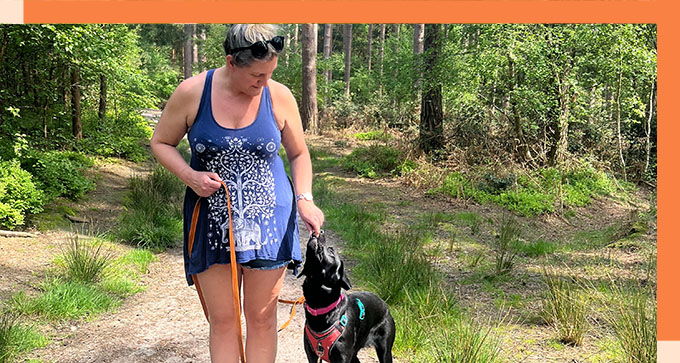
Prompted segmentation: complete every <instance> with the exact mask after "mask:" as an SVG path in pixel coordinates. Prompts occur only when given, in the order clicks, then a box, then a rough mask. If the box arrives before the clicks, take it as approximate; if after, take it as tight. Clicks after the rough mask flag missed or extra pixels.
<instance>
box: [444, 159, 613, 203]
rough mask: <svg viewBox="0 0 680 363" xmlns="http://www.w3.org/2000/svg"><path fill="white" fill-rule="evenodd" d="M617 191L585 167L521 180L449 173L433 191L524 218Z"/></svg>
mask: <svg viewBox="0 0 680 363" xmlns="http://www.w3.org/2000/svg"><path fill="white" fill-rule="evenodd" d="M618 190H619V189H618V188H617V187H616V184H615V181H614V179H612V178H611V177H609V176H607V175H606V174H605V173H603V172H600V171H596V170H595V169H594V168H593V167H592V166H590V165H588V164H582V165H580V166H577V167H574V168H572V169H569V170H564V171H560V170H559V169H556V168H545V169H537V170H535V171H533V172H530V173H527V174H525V175H521V176H518V177H516V176H514V175H512V174H510V175H508V176H504V177H498V176H495V175H494V174H493V173H486V174H484V175H483V176H481V177H478V176H475V175H474V173H471V174H470V175H466V174H463V173H461V172H452V173H449V174H448V175H447V176H446V178H445V179H444V182H443V183H442V185H441V186H440V187H439V188H437V189H436V191H438V192H441V193H444V194H446V195H449V196H452V197H454V198H465V199H467V198H470V199H473V200H475V201H477V202H478V203H490V202H491V203H496V204H500V205H502V206H504V207H506V208H508V209H509V210H511V211H517V212H519V213H521V214H523V215H525V216H535V215H539V214H542V213H550V212H554V211H555V210H556V209H555V208H556V207H560V206H561V207H572V206H573V207H579V206H584V205H587V204H588V203H590V201H591V199H592V198H593V197H596V196H599V195H612V194H615V193H616V192H617V191H618Z"/></svg>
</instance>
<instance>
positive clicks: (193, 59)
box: [191, 24, 198, 66]
mask: <svg viewBox="0 0 680 363" xmlns="http://www.w3.org/2000/svg"><path fill="white" fill-rule="evenodd" d="M197 39H198V36H197V34H196V24H191V42H192V43H193V51H192V52H191V55H192V57H191V64H192V65H193V66H195V65H197V64H198V41H197Z"/></svg>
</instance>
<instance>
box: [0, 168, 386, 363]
mask: <svg viewBox="0 0 680 363" xmlns="http://www.w3.org/2000/svg"><path fill="white" fill-rule="evenodd" d="M143 172H144V170H143V169H140V168H139V167H138V166H136V165H134V164H130V163H125V162H121V163H117V164H110V165H109V164H107V165H103V166H101V167H100V169H99V171H98V173H99V174H100V175H101V179H100V180H99V182H98V184H97V189H96V190H95V191H93V192H92V193H91V194H89V195H88V197H87V198H86V200H85V201H83V202H81V203H78V204H77V205H76V206H75V208H74V209H75V211H76V213H77V215H78V216H79V217H83V218H85V219H88V220H89V219H92V220H93V221H94V224H95V225H96V228H97V229H98V230H105V229H108V228H110V226H111V225H112V224H113V223H115V216H116V215H117V214H118V213H120V211H121V201H122V199H123V195H124V193H125V191H126V188H127V180H128V178H129V177H130V176H132V175H134V174H139V173H143ZM301 225H302V224H301ZM68 234H69V232H68V231H67V230H63V231H60V230H55V231H50V232H47V233H44V234H41V235H40V236H39V237H38V238H34V239H18V238H4V239H2V240H0V298H1V299H2V300H5V299H7V298H9V297H10V296H11V295H12V293H15V292H17V291H20V290H23V291H26V292H28V293H29V294H31V293H35V292H37V290H36V289H35V287H34V286H36V284H37V283H39V282H40V281H42V280H43V279H44V272H45V270H46V269H47V268H48V267H50V266H51V263H52V261H53V259H54V257H55V256H56V255H57V254H59V253H60V251H61V248H60V247H61V246H62V245H63V244H64V243H66V241H67V239H68ZM301 235H302V236H306V235H308V234H307V231H305V230H302V231H301ZM329 239H330V240H337V237H334V236H333V235H332V232H331V234H330V235H329ZM301 240H302V247H303V249H304V242H306V238H305V237H303V238H301ZM121 249H129V247H127V246H121ZM303 253H304V252H303ZM157 258H158V260H157V261H155V262H153V263H152V264H151V265H150V268H149V273H148V274H146V275H144V276H143V277H142V281H141V283H142V284H143V285H144V286H146V287H147V289H146V291H144V292H142V293H139V294H136V295H134V296H132V297H129V298H128V299H126V300H125V301H124V303H123V304H122V306H120V307H119V308H118V309H117V311H116V312H114V313H110V314H105V315H102V316H99V317H97V318H95V319H94V320H92V321H79V322H69V323H65V324H58V325H56V326H51V327H48V328H46V331H45V333H46V334H48V335H49V336H50V337H51V339H52V341H51V343H50V344H49V345H48V346H47V347H45V348H43V349H40V350H36V351H34V352H32V353H30V354H29V356H28V358H35V359H41V360H43V361H45V362H79V363H80V362H121V363H122V362H126V363H128V362H149V363H150V362H209V361H210V357H209V353H208V331H209V330H208V329H209V326H208V323H207V322H206V320H205V317H204V316H203V311H202V310H201V305H200V303H199V300H198V297H197V295H196V291H195V289H194V288H193V287H191V288H190V287H187V285H186V282H185V280H184V271H183V260H182V248H181V247H176V248H173V249H171V250H168V251H166V252H164V253H161V254H158V255H157ZM301 284H302V281H301V280H298V279H297V278H295V277H294V276H293V275H292V273H291V272H288V273H287V274H286V278H285V282H284V286H283V290H282V292H281V297H282V298H285V299H297V298H298V297H300V296H302V289H301ZM289 315H290V305H285V304H279V307H278V316H279V326H281V325H282V324H283V323H284V322H285V321H286V320H287V319H288V317H289ZM303 324H304V313H303V312H302V311H301V309H300V308H298V309H297V313H296V315H295V317H294V319H293V321H292V322H291V324H290V326H289V327H288V328H286V329H285V330H284V331H283V332H281V333H279V349H278V356H277V360H276V362H281V363H283V362H286V363H290V362H306V357H305V353H304V350H303V345H302V341H303V340H302V339H303ZM361 357H362V358H361V360H362V362H377V359H376V358H375V353H374V352H373V350H372V349H371V350H368V349H365V350H364V351H362V354H361Z"/></svg>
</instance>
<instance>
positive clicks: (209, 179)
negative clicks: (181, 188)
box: [186, 170, 222, 197]
mask: <svg viewBox="0 0 680 363" xmlns="http://www.w3.org/2000/svg"><path fill="white" fill-rule="evenodd" d="M221 181H222V179H221V178H220V176H219V175H217V174H216V173H211V172H207V171H195V170H194V171H193V172H192V173H191V174H190V175H189V178H188V180H187V181H186V184H187V185H188V186H189V188H191V189H192V190H193V191H194V192H195V193H196V194H198V196H200V197H209V196H211V195H212V194H213V193H215V192H216V191H218V190H219V189H220V187H221V186H222V183H220V182H221Z"/></svg>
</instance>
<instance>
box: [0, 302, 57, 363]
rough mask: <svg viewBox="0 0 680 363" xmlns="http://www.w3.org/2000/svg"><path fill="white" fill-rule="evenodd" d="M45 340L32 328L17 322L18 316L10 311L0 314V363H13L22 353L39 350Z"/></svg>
mask: <svg viewBox="0 0 680 363" xmlns="http://www.w3.org/2000/svg"><path fill="white" fill-rule="evenodd" d="M47 343H48V341H47V338H46V337H45V336H44V335H42V334H40V333H39V332H38V331H36V329H34V328H33V327H32V326H27V325H24V324H21V323H20V322H19V315H18V314H17V313H16V312H13V311H10V310H4V311H2V312H1V313H0V363H11V362H14V361H15V359H16V358H17V356H18V355H20V354H21V353H23V352H26V351H29V350H32V349H35V348H41V347H44V346H46V345H47Z"/></svg>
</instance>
